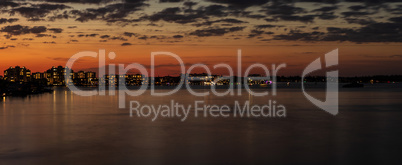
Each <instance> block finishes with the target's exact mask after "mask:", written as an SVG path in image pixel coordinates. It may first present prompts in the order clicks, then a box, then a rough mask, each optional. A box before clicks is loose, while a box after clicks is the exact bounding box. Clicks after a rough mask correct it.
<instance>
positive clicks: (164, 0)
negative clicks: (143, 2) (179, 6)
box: [159, 0, 184, 3]
mask: <svg viewBox="0 0 402 165" xmlns="http://www.w3.org/2000/svg"><path fill="white" fill-rule="evenodd" d="M183 1H184V0H159V3H166V2H172V3H174V2H183Z"/></svg>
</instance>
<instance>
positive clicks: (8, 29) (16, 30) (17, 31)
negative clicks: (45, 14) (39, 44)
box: [0, 25, 47, 35]
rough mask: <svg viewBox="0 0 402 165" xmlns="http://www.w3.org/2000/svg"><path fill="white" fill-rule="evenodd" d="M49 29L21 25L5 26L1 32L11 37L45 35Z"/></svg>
mask: <svg viewBox="0 0 402 165" xmlns="http://www.w3.org/2000/svg"><path fill="white" fill-rule="evenodd" d="M46 30H47V28H46V27H44V26H35V27H32V28H31V27H28V26H21V25H11V26H5V27H3V28H2V29H1V30H0V31H1V32H5V33H8V34H11V35H22V34H28V33H35V34H38V33H43V32H46Z"/></svg>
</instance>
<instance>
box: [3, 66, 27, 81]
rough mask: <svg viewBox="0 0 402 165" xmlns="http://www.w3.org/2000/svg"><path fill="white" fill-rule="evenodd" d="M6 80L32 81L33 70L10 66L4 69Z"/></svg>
mask: <svg viewBox="0 0 402 165" xmlns="http://www.w3.org/2000/svg"><path fill="white" fill-rule="evenodd" d="M4 80H6V81H9V82H20V83H22V82H29V81H31V70H29V69H27V68H25V67H22V68H21V67H19V66H16V67H15V68H13V67H10V68H8V69H7V70H5V71H4Z"/></svg>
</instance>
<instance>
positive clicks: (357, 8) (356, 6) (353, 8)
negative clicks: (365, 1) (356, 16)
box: [348, 5, 366, 11]
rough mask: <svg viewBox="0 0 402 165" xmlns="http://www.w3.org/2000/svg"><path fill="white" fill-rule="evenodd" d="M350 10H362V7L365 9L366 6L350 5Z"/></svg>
mask: <svg viewBox="0 0 402 165" xmlns="http://www.w3.org/2000/svg"><path fill="white" fill-rule="evenodd" d="M348 8H349V9H350V10H353V11H360V10H362V9H365V8H366V7H365V6H362V5H354V6H349V7H348Z"/></svg>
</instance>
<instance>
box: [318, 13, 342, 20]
mask: <svg viewBox="0 0 402 165" xmlns="http://www.w3.org/2000/svg"><path fill="white" fill-rule="evenodd" d="M318 18H320V19H323V20H333V19H335V18H338V16H336V15H334V12H328V13H321V14H319V15H318Z"/></svg>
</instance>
